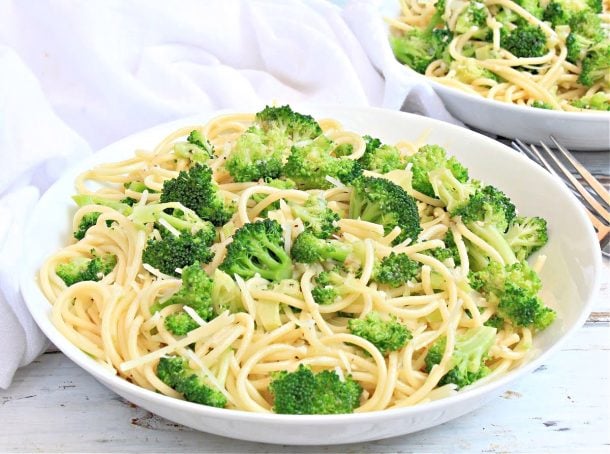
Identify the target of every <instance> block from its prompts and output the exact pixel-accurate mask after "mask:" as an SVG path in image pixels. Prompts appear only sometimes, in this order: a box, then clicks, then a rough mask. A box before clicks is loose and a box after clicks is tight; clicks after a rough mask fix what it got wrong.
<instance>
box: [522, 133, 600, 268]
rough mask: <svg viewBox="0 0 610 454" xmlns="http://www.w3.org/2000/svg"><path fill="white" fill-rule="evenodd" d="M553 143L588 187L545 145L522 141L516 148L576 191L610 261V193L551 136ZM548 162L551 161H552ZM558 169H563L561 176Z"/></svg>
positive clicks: (575, 193)
mask: <svg viewBox="0 0 610 454" xmlns="http://www.w3.org/2000/svg"><path fill="white" fill-rule="evenodd" d="M551 140H552V141H553V144H554V145H555V147H557V149H558V150H559V154H561V155H562V156H563V158H564V159H565V161H566V162H567V163H569V164H570V165H571V166H572V167H573V168H574V169H576V171H577V172H578V173H579V174H580V176H581V177H582V178H583V180H584V183H585V185H583V184H581V182H580V181H578V180H577V179H576V178H575V177H574V175H573V174H572V172H571V171H570V170H569V169H568V168H567V167H566V165H565V164H564V163H563V162H561V161H560V160H559V158H558V157H557V156H556V154H555V153H553V152H552V151H551V150H550V149H549V147H548V146H547V145H546V144H545V143H544V142H542V141H541V142H540V149H539V148H538V147H537V146H536V145H534V144H530V145H529V146H528V145H526V144H525V143H523V142H522V141H521V140H519V139H516V140H514V141H513V142H512V146H513V148H514V149H515V150H517V151H519V152H520V153H523V154H524V155H526V156H527V157H529V158H530V159H532V160H533V161H534V162H537V163H538V164H540V165H542V166H543V167H544V168H546V169H547V170H548V171H549V172H550V173H552V174H553V175H555V176H557V177H558V178H559V179H561V180H562V181H563V182H564V183H565V184H566V185H567V186H568V187H569V188H570V189H571V190H572V192H573V193H574V195H576V197H577V198H578V199H579V200H580V201H581V202H582V204H583V206H584V207H585V209H586V211H587V215H588V216H589V219H590V220H591V223H592V224H593V227H594V228H595V231H596V232H597V239H598V240H599V244H600V246H601V249H602V254H604V255H605V256H607V257H610V253H609V252H607V251H605V250H604V248H605V247H606V246H607V245H608V244H609V243H610V226H609V225H608V224H610V213H609V212H608V209H609V208H608V207H610V193H608V191H606V189H605V188H604V187H603V186H602V184H601V183H600V182H599V181H598V180H597V179H596V178H595V177H594V176H593V175H591V173H589V171H588V170H587V169H586V168H585V167H584V166H583V165H582V164H581V163H580V162H578V161H577V160H576V158H575V157H574V156H573V155H572V153H570V152H569V151H568V150H567V149H566V148H565V147H563V146H562V145H560V144H559V143H558V142H557V141H556V140H555V138H554V137H552V136H551ZM541 150H543V151H541ZM548 158H551V159H550V160H549V159H548ZM549 161H552V162H553V164H554V165H555V167H554V166H553V165H551V163H550V162H549ZM555 168H557V169H559V171H560V173H561V175H560V174H559V173H558V172H557V171H556V170H555ZM604 205H605V206H604Z"/></svg>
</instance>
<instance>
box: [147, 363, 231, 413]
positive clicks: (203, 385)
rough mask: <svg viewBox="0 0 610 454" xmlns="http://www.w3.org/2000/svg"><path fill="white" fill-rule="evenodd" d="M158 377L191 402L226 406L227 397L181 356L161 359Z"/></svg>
mask: <svg viewBox="0 0 610 454" xmlns="http://www.w3.org/2000/svg"><path fill="white" fill-rule="evenodd" d="M157 377H159V379H160V380H161V381H162V382H163V383H165V384H166V385H167V386H169V387H170V388H173V389H175V390H176V391H178V392H179V393H180V394H182V395H183V396H184V399H185V400H187V401H189V402H195V403H198V404H203V405H208V406H210V407H218V408H224V407H225V406H226V405H227V398H226V397H225V396H224V394H223V393H221V392H220V391H218V390H217V389H214V388H212V387H211V386H209V385H208V384H207V382H206V380H205V378H204V377H203V376H202V375H201V374H200V373H198V372H196V371H195V370H193V369H191V368H190V367H189V364H188V361H187V360H186V359H185V358H182V357H181V356H167V357H163V358H161V359H160V360H159V364H158V365H157Z"/></svg>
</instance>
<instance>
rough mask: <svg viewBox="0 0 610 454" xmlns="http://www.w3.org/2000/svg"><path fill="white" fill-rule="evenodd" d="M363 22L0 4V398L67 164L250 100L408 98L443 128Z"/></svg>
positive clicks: (269, 3)
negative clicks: (30, 246)
mask: <svg viewBox="0 0 610 454" xmlns="http://www.w3.org/2000/svg"><path fill="white" fill-rule="evenodd" d="M342 14H343V15H342ZM372 14H374V11H372V10H371V11H369V10H368V9H367V7H366V4H364V3H361V4H355V5H354V6H353V7H352V6H351V5H350V8H348V9H346V10H345V11H342V10H341V9H340V8H338V7H337V6H336V5H333V4H332V3H330V2H327V1H323V0H310V1H305V0H302V1H299V0H290V1H286V0H255V1H252V0H250V1H248V0H217V1H207V2H201V1H197V0H183V1H178V2H167V1H164V0H146V1H130V2H125V1H122V0H109V1H103V0H89V1H87V2H83V1H75V0H73V1H69V0H65V1H58V2H35V3H34V2H28V1H20V0H13V1H3V2H0V155H1V158H2V166H0V333H1V334H2V335H3V336H2V342H0V388H6V387H8V386H9V385H10V383H11V380H12V377H13V374H14V372H15V370H16V369H17V368H18V367H20V366H23V365H26V364H28V363H29V362H31V361H32V360H33V359H34V358H35V357H36V356H37V355H38V354H40V353H41V352H42V351H43V350H44V348H45V346H46V340H45V338H44V336H43V335H42V333H41V332H40V331H39V330H38V328H37V327H36V325H35V324H34V322H33V320H32V319H31V317H30V316H29V313H28V312H27V309H26V308H25V304H24V302H23V300H22V298H21V295H20V294H19V289H18V275H17V273H16V272H15V270H16V268H17V267H16V263H18V261H19V257H20V254H21V251H22V247H23V238H22V236H21V233H22V232H23V229H24V226H25V225H26V223H27V220H28V215H29V213H30V211H31V210H32V208H33V207H34V205H35V203H36V201H37V200H38V197H39V194H40V193H41V192H44V191H45V190H46V189H47V187H48V186H49V185H50V184H51V183H52V182H53V181H55V180H56V179H57V178H58V176H59V175H60V173H61V169H62V168H63V167H64V166H65V163H66V162H68V160H72V161H73V160H75V159H79V158H82V157H84V156H86V155H87V154H88V153H90V152H91V150H96V149H99V148H100V147H102V146H104V145H106V144H109V143H111V142H113V141H115V140H117V139H119V138H121V137H123V136H126V135H128V134H131V133H133V132H136V131H138V130H141V129H144V128H147V127H150V126H152V125H155V124H158V123H162V122H166V121H170V120H173V119H176V118H180V117H183V116H187V115H191V114H195V113H201V112H207V111H210V112H211V111H213V110H217V109H220V108H231V107H235V108H248V106H251V105H260V103H261V102H266V103H270V102H274V101H277V102H279V103H286V102H300V101H307V102H311V103H316V102H317V103H324V104H347V105H374V106H387V107H391V108H400V107H401V106H403V104H404V100H405V98H406V97H407V94H408V93H409V92H414V93H415V92H417V93H418V95H417V96H416V98H414V99H418V100H420V101H422V102H421V104H422V105H423V106H429V107H430V108H427V107H426V108H424V109H419V110H418V112H422V113H424V114H426V115H430V116H435V117H437V118H444V119H447V118H448V117H447V113H446V111H445V110H444V108H443V107H442V104H440V101H438V99H436V98H435V96H434V95H433V93H432V92H431V91H428V90H427V89H425V88H421V87H418V86H416V85H414V84H413V83H410V82H409V81H408V80H403V79H400V78H398V77H397V76H395V75H394V74H393V73H392V72H391V65H389V61H390V60H391V58H390V56H388V55H385V54H384V56H383V58H381V59H379V58H378V56H376V54H375V48H376V46H377V43H379V42H380V41H379V40H383V39H384V38H383V35H382V28H381V27H382V24H381V22H380V21H379V20H378V19H376V18H374V17H373V16H371V15H372ZM348 24H349V26H348ZM366 33H369V34H370V35H371V36H370V37H367V35H366ZM368 38H371V39H370V40H369V39H368ZM382 47H383V46H382ZM386 53H387V52H386ZM380 71H381V73H380ZM382 74H383V76H385V77H386V78H387V80H386V81H385V82H384V79H383V77H382ZM407 104H408V103H407ZM407 107H408V105H407ZM56 222H65V220H62V219H57V220H56Z"/></svg>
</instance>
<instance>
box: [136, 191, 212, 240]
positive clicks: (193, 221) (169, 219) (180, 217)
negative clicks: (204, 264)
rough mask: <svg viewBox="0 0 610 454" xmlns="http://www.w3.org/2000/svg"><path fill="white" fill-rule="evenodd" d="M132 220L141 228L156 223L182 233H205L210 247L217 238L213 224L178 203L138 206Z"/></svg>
mask: <svg viewBox="0 0 610 454" xmlns="http://www.w3.org/2000/svg"><path fill="white" fill-rule="evenodd" d="M170 213H171V214H170ZM130 219H131V220H132V221H133V222H134V223H135V224H137V225H141V226H144V225H145V224H149V223H155V224H157V225H158V226H163V227H166V226H167V225H169V226H170V227H173V228H174V229H176V230H178V231H179V232H181V233H184V232H187V233H196V232H200V231H204V232H205V235H207V237H209V238H208V239H207V240H206V243H207V244H209V245H211V244H212V243H214V240H215V238H216V230H215V229H214V225H213V224H212V223H211V222H209V221H204V220H203V219H201V218H200V217H199V216H197V214H196V213H195V212H194V211H192V210H190V209H188V208H185V207H184V206H183V205H181V204H179V203H178V202H168V203H150V204H148V205H137V206H135V207H133V211H132V213H131V215H130ZM164 224H165V225H164Z"/></svg>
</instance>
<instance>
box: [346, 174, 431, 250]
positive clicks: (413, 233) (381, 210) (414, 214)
mask: <svg viewBox="0 0 610 454" xmlns="http://www.w3.org/2000/svg"><path fill="white" fill-rule="evenodd" d="M349 217H350V218H351V219H362V220H363V221H368V222H373V223H375V224H379V225H381V226H383V229H384V231H385V233H386V234H387V233H389V232H390V231H391V230H392V229H394V227H400V229H401V231H400V235H398V237H397V238H396V239H395V240H394V244H398V243H401V242H403V241H405V240H406V239H407V238H409V239H411V241H413V242H415V240H416V239H417V236H418V235H419V233H420V232H421V226H420V224H419V214H418V211H417V204H416V203H415V199H413V197H411V196H410V195H409V194H407V193H406V192H405V190H404V189H403V188H401V187H400V186H398V185H397V184H395V183H392V182H391V181H389V180H386V179H383V178H373V177H365V176H362V177H360V178H358V179H356V180H354V181H353V182H352V194H351V196H350V204H349Z"/></svg>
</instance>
